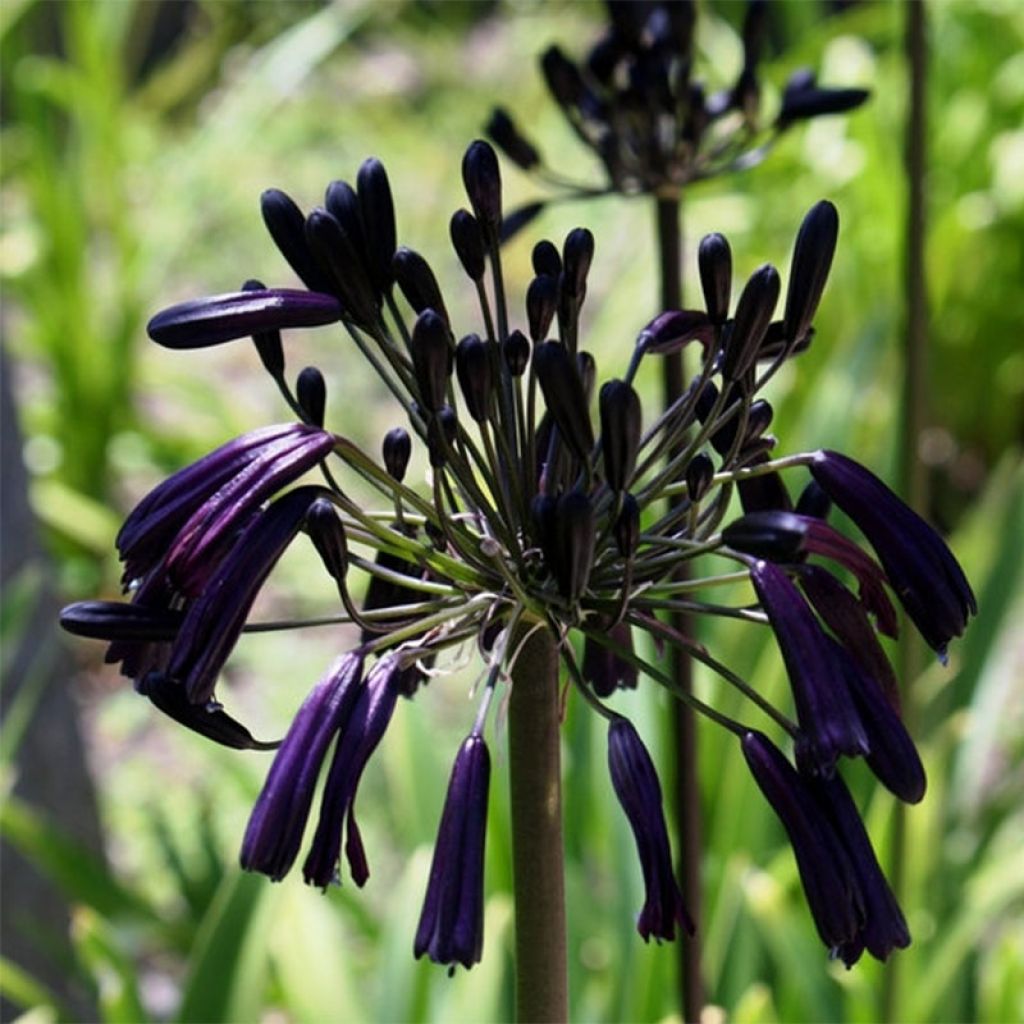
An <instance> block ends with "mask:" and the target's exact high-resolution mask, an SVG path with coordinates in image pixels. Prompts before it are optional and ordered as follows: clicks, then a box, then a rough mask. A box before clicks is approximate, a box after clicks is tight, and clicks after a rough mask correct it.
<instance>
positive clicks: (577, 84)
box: [540, 46, 587, 108]
mask: <svg viewBox="0 0 1024 1024" xmlns="http://www.w3.org/2000/svg"><path fill="white" fill-rule="evenodd" d="M540 67H541V71H542V72H543V73H544V81H545V82H547V85H548V89H549V90H550V92H551V95H552V96H553V97H554V98H555V102H556V103H557V104H558V105H559V106H560V107H563V108H573V107H578V106H579V105H580V102H581V101H582V99H583V97H584V96H585V95H586V92H587V87H586V85H585V84H584V82H583V78H582V76H581V75H580V72H579V68H577V67H576V65H575V64H574V63H573V62H572V61H571V60H569V58H568V57H566V55H565V54H564V53H562V51H561V50H560V49H559V48H558V47H557V46H552V47H550V48H548V49H547V50H545V51H544V54H543V56H542V57H541V59H540Z"/></svg>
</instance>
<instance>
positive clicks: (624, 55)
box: [487, 0, 868, 234]
mask: <svg viewBox="0 0 1024 1024" xmlns="http://www.w3.org/2000/svg"><path fill="white" fill-rule="evenodd" d="M606 7H607V10H608V25H607V27H606V29H605V31H604V33H603V34H602V35H601V37H600V38H599V39H598V40H597V42H596V43H594V45H593V46H592V47H591V48H590V50H589V51H588V53H587V55H586V57H585V59H584V60H583V61H582V62H581V63H580V64H577V63H576V62H574V61H573V60H572V59H571V58H570V57H568V56H567V55H566V54H565V53H564V52H563V51H562V50H561V48H560V47H558V46H550V47H548V49H547V50H545V51H544V53H543V54H542V56H541V59H540V66H541V71H542V73H543V75H544V81H545V83H546V84H547V87H548V91H549V92H550V93H551V96H552V98H553V99H554V101H555V102H556V103H557V104H558V106H559V108H560V109H561V111H562V113H563V114H564V115H565V119H566V120H567V121H568V122H569V125H570V126H571V128H572V130H573V131H574V132H575V134H576V135H577V137H578V138H579V139H580V141H581V142H582V143H583V145H584V146H586V147H587V148H588V149H590V150H591V151H592V152H593V153H594V155H595V156H596V157H597V159H598V160H599V161H600V163H601V164H602V165H603V167H604V170H605V175H606V181H605V182H604V183H595V184H588V183H584V182H579V181H577V180H575V179H574V178H572V177H571V176H569V175H566V174H565V173H563V171H562V169H561V168H559V167H558V166H555V167H552V166H550V165H549V164H548V163H547V162H546V161H545V160H544V158H543V156H542V155H541V152H540V150H539V149H538V148H537V146H536V145H535V144H534V143H533V142H532V141H531V140H530V139H529V138H527V136H526V135H525V134H524V133H523V132H522V131H521V130H520V128H519V126H518V125H517V124H516V122H515V120H514V118H513V115H512V114H510V113H509V111H507V110H506V109H505V108H504V107H498V108H496V109H495V110H494V111H493V113H492V114H491V118H490V120H489V121H488V123H487V134H488V135H489V136H490V138H491V140H492V141H493V142H494V143H495V145H497V146H498V147H499V148H500V149H501V150H502V152H503V153H504V154H505V155H506V156H507V157H508V158H509V159H510V160H511V161H512V162H513V163H515V164H516V165H517V166H519V167H520V168H522V169H523V170H525V171H529V172H531V173H532V174H535V175H536V176H537V177H538V178H539V179H540V180H542V181H544V182H545V183H546V184H548V185H550V186H551V187H552V188H553V189H554V190H555V196H556V197H558V198H583V197H588V196H600V195H606V194H608V193H610V192H620V193H624V194H626V195H637V194H642V193H648V194H654V195H658V196H676V195H678V194H679V193H680V191H681V190H682V189H683V188H685V187H686V186H687V185H689V184H690V183H692V182H695V181H701V180H703V179H705V178H713V177H717V176H719V175H721V174H726V173H728V172H730V171H736V170H741V169H743V168H747V167H753V166H754V165H756V164H758V163H760V162H761V160H762V159H763V158H764V157H765V156H766V155H767V153H768V151H769V150H770V149H771V148H772V146H774V145H775V143H776V142H777V141H778V139H779V137H780V136H781V135H782V134H783V133H784V132H785V131H786V130H787V129H789V128H791V127H792V126H793V125H795V124H798V123H799V122H802V121H806V120H808V119H810V118H814V117H820V116H823V115H826V114H841V113H845V112H847V111H849V110H853V109H854V108H856V107H858V106H860V105H861V104H862V103H863V102H864V101H865V100H866V99H867V97H868V92H867V90H866V89H857V88H827V87H824V86H820V85H818V82H817V77H816V76H815V74H814V72H813V71H811V70H810V69H809V68H801V69H800V70H798V71H795V72H794V73H793V74H792V75H791V76H790V78H789V80H788V81H787V82H786V84H785V87H784V88H783V90H782V95H781V98H780V100H779V102H778V104H777V109H776V110H775V112H774V116H773V117H771V118H770V119H767V120H766V119H765V117H764V111H763V104H762V88H761V78H760V71H759V64H760V62H761V58H762V52H763V50H764V48H765V41H766V38H767V36H768V34H769V27H770V26H769V21H770V16H771V10H770V8H771V5H770V4H769V2H768V0H749V2H748V4H747V7H746V12H745V16H744V19H743V28H742V33H741V34H742V41H743V61H742V64H741V66H740V70H739V72H738V74H737V76H736V78H735V80H734V81H733V82H732V83H731V84H729V85H728V86H727V87H725V88H723V89H721V90H719V91H717V92H709V91H708V88H707V85H706V83H705V81H704V80H703V79H702V77H701V76H700V75H699V74H698V73H697V72H698V68H697V61H696V57H695V47H694V33H695V29H696V24H697V7H698V5H697V3H696V0H660V2H651V0H607V3H606ZM544 204H545V201H544V200H540V201H537V202H533V203H529V204H527V205H526V206H524V207H521V208H520V209H519V210H516V211H514V212H513V213H512V214H510V216H509V218H508V220H507V222H506V225H505V232H506V234H512V233H513V232H515V231H517V230H518V229H519V228H520V227H522V225H523V224H525V223H526V222H528V221H529V220H530V219H532V218H533V217H534V216H535V215H536V214H537V213H538V212H539V211H540V210H541V209H542V208H543V206H544Z"/></svg>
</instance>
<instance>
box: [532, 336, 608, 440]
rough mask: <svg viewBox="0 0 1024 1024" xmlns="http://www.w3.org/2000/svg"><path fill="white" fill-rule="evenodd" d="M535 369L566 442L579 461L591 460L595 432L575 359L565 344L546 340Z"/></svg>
mask: <svg viewBox="0 0 1024 1024" xmlns="http://www.w3.org/2000/svg"><path fill="white" fill-rule="evenodd" d="M533 369H534V373H536V375H537V381H538V383H539V384H540V389H541V392H542V393H543V395H544V403H545V405H546V406H547V409H548V412H550V413H551V417H552V419H553V420H554V421H555V424H556V425H557V427H558V432H559V434H560V435H561V436H562V439H563V440H564V441H565V443H566V444H567V445H568V446H569V448H570V449H571V451H572V452H573V454H574V455H576V457H577V458H579V459H581V460H582V459H586V458H589V456H590V451H591V449H592V448H593V447H594V432H593V429H592V428H591V425H590V415H589V413H588V411H587V399H586V394H585V392H584V390H583V382H582V381H581V380H580V375H579V371H578V370H577V368H576V361H575V359H574V358H573V357H572V356H571V355H570V354H569V351H568V350H567V349H566V347H565V346H564V345H561V344H559V343H558V342H557V341H546V342H544V343H543V344H540V345H536V346H534V350H533Z"/></svg>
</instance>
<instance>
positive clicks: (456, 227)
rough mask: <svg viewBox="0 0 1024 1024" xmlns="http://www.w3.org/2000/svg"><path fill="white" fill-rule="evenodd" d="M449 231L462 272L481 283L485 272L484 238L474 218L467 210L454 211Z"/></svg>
mask: <svg viewBox="0 0 1024 1024" xmlns="http://www.w3.org/2000/svg"><path fill="white" fill-rule="evenodd" d="M449 231H450V233H451V236H452V245H453V246H454V248H455V255H456V256H458V257H459V262H460V263H461V264H462V268H463V270H465V271H466V273H467V274H468V275H469V277H470V279H471V280H473V281H477V282H480V281H482V280H483V276H484V271H485V270H486V260H485V259H484V236H483V233H482V232H481V231H480V224H479V223H478V222H477V219H476V217H474V216H473V214H471V213H470V212H469V211H468V210H456V211H455V213H453V214H452V219H451V224H450V225H449Z"/></svg>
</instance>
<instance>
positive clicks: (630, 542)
mask: <svg viewBox="0 0 1024 1024" xmlns="http://www.w3.org/2000/svg"><path fill="white" fill-rule="evenodd" d="M612 532H613V534H614V536H615V546H616V547H617V548H618V549H619V554H620V555H622V557H623V558H632V557H633V555H635V554H636V547H637V544H639V543H640V506H639V505H638V504H637V501H636V498H634V497H633V495H632V494H629V493H627V494H624V495H623V496H622V508H620V509H619V514H618V516H616V518H615V526H614V529H613V531H612Z"/></svg>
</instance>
